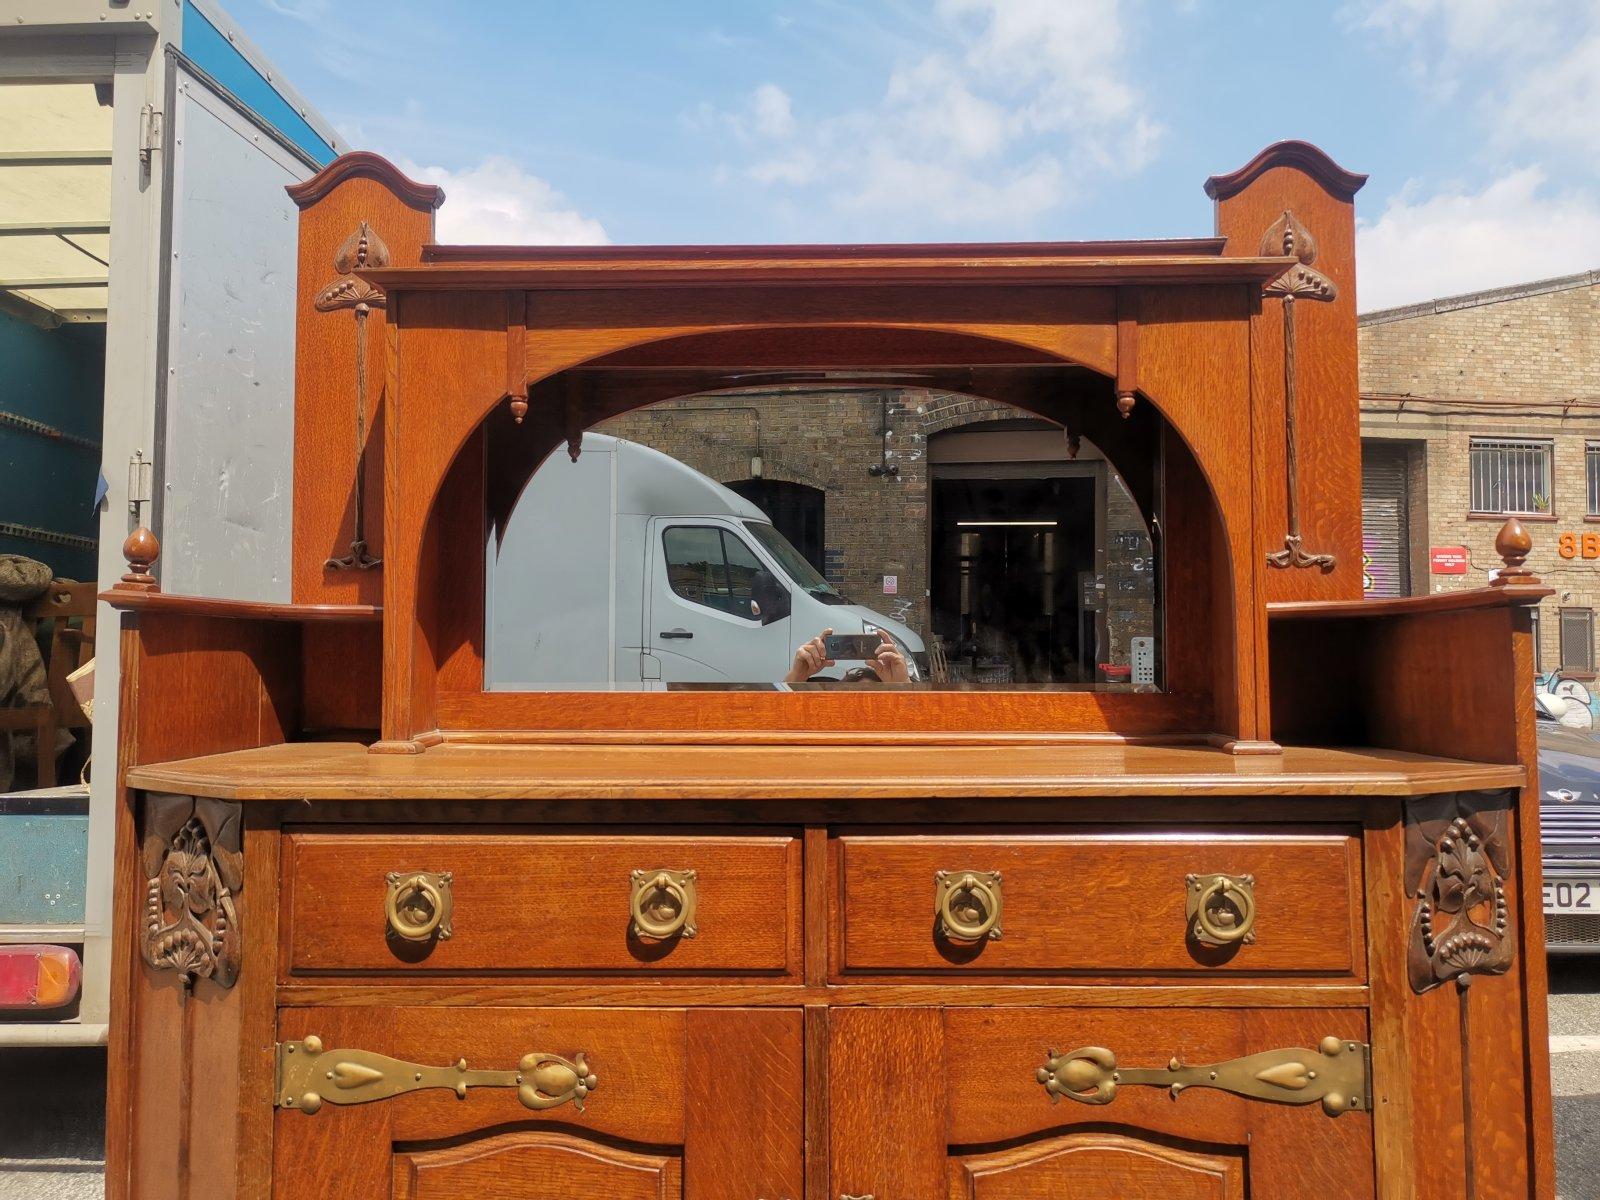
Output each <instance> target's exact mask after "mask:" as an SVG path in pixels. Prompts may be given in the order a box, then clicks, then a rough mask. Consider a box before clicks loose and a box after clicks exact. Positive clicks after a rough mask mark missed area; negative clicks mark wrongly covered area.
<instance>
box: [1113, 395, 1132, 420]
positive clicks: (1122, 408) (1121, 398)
mask: <svg viewBox="0 0 1600 1200" xmlns="http://www.w3.org/2000/svg"><path fill="white" fill-rule="evenodd" d="M1134 403H1135V397H1134V394H1133V393H1132V392H1118V393H1117V411H1118V412H1119V413H1121V414H1122V419H1123V420H1124V421H1126V420H1127V419H1128V418H1129V417H1131V416H1133V406H1134Z"/></svg>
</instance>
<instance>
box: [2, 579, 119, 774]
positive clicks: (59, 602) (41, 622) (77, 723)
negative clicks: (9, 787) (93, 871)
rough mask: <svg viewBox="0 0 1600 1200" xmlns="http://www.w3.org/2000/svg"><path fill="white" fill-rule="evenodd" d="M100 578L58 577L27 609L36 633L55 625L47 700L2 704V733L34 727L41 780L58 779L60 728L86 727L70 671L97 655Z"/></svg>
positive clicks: (48, 646) (47, 650)
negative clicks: (97, 580) (80, 580)
mask: <svg viewBox="0 0 1600 1200" xmlns="http://www.w3.org/2000/svg"><path fill="white" fill-rule="evenodd" d="M98 591H99V587H98V585H97V584H95V583H93V582H90V583H74V582H72V581H71V580H66V579H56V580H52V581H51V583H50V589H49V590H48V591H47V592H45V594H44V595H42V596H40V597H39V598H38V599H37V600H35V601H34V602H33V603H32V604H30V605H28V607H27V608H25V609H24V610H23V613H22V620H23V624H24V626H25V627H26V628H27V629H28V630H29V631H30V632H31V633H32V634H33V635H34V637H35V638H36V639H37V638H39V636H40V634H41V632H43V627H44V626H45V625H46V623H49V624H50V625H51V628H50V630H49V639H48V641H47V642H45V644H44V654H45V673H46V678H47V681H48V686H49V689H50V703H49V704H33V705H28V706H26V707H23V708H0V734H15V733H31V734H33V735H34V741H35V745H36V746H37V747H38V750H37V754H36V758H37V762H38V780H37V783H38V786H39V787H42V788H47V787H55V785H56V758H57V751H56V734H57V732H58V731H59V730H62V729H71V730H87V729H88V728H89V717H88V715H87V714H86V713H85V712H84V711H83V708H82V707H81V706H80V705H79V704H78V701H77V700H76V698H74V696H73V695H72V689H71V688H70V687H69V686H68V685H67V676H68V675H70V674H71V673H72V672H73V671H75V670H77V669H78V668H79V667H81V666H82V665H83V664H84V663H86V662H88V661H89V659H91V658H93V657H94V624H95V618H94V611H95V597H96V595H97V593H98Z"/></svg>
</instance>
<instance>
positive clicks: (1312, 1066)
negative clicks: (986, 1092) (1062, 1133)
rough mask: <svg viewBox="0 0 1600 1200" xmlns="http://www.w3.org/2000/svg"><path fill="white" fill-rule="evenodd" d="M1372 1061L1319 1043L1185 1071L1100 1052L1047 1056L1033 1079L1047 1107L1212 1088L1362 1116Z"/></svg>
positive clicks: (1362, 1051) (1360, 1045)
mask: <svg viewBox="0 0 1600 1200" xmlns="http://www.w3.org/2000/svg"><path fill="white" fill-rule="evenodd" d="M1371 1075H1372V1056H1371V1053H1370V1051H1369V1050H1368V1047H1367V1045H1366V1044H1365V1043H1364V1042H1347V1041H1344V1040H1343V1039H1341V1038H1336V1037H1325V1038H1323V1039H1322V1041H1321V1043H1320V1044H1319V1045H1318V1047H1317V1049H1315V1050H1298V1049H1289V1050H1265V1051H1262V1052H1261V1053H1260V1054H1249V1055H1246V1056H1245V1057H1244V1058H1232V1059H1229V1060H1228V1061H1227V1062H1220V1063H1213V1064H1211V1065H1209V1066H1202V1067H1187V1066H1184V1064H1183V1063H1182V1062H1180V1061H1179V1060H1178V1059H1176V1058H1174V1059H1173V1060H1172V1061H1171V1062H1169V1063H1168V1064H1167V1065H1166V1067H1165V1068H1161V1067H1119V1066H1117V1056H1116V1055H1115V1054H1113V1053H1112V1052H1111V1051H1109V1050H1107V1049H1106V1048H1105V1047H1104V1046H1080V1047H1079V1048H1078V1049H1076V1050H1073V1051H1072V1052H1070V1053H1068V1054H1058V1053H1057V1052H1056V1051H1054V1050H1052V1051H1050V1054H1049V1056H1048V1057H1046V1059H1045V1062H1044V1066H1042V1067H1040V1068H1039V1069H1038V1070H1037V1071H1036V1072H1034V1077H1035V1078H1036V1079H1037V1080H1038V1081H1039V1082H1040V1083H1041V1084H1042V1085H1043V1086H1044V1090H1045V1091H1046V1092H1048V1093H1049V1095H1050V1101H1051V1103H1055V1102H1056V1101H1058V1100H1060V1099H1061V1097H1063V1096H1065V1097H1066V1098H1067V1099H1069V1100H1076V1101H1077V1102H1078V1103H1080V1104H1110V1103H1111V1102H1112V1101H1113V1100H1115V1099H1116V1098H1117V1089H1118V1088H1121V1087H1164V1088H1166V1089H1168V1090H1169V1091H1170V1092H1171V1093H1172V1095H1173V1096H1174V1097H1176V1096H1177V1095H1178V1093H1179V1092H1182V1091H1184V1090H1185V1089H1186V1088H1192V1087H1205V1088H1216V1089H1218V1090H1219V1091H1224V1092H1232V1093H1233V1094H1234V1095H1235V1096H1244V1097H1246V1098H1247V1099H1251V1100H1267V1101H1270V1102H1271V1103H1274V1104H1313V1103H1316V1102H1317V1101H1319V1100H1320V1101H1321V1102H1322V1111H1323V1112H1325V1113H1327V1114H1328V1115H1329V1116H1330V1117H1337V1116H1339V1115H1340V1114H1341V1113H1347V1112H1366V1111H1367V1110H1368V1109H1369V1108H1370V1106H1371V1100H1372V1079H1371Z"/></svg>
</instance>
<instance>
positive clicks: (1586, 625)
mask: <svg viewBox="0 0 1600 1200" xmlns="http://www.w3.org/2000/svg"><path fill="white" fill-rule="evenodd" d="M1561 669H1562V670H1563V671H1575V672H1578V673H1579V674H1593V673H1594V609H1592V608H1563V609H1562V610H1561Z"/></svg>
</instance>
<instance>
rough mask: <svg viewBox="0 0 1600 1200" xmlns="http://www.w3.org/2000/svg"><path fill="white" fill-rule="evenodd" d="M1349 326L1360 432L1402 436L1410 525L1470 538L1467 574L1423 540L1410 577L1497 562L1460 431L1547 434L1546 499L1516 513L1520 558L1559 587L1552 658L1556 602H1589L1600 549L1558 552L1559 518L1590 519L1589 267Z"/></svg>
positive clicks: (1430, 581)
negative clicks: (1355, 356) (1441, 565)
mask: <svg viewBox="0 0 1600 1200" xmlns="http://www.w3.org/2000/svg"><path fill="white" fill-rule="evenodd" d="M1359 336H1360V349H1361V391H1362V394H1363V400H1362V417H1361V433H1362V437H1363V438H1364V439H1375V438H1384V439H1392V438H1398V439H1402V440H1404V441H1406V442H1408V443H1409V444H1410V445H1411V447H1412V448H1413V450H1414V453H1415V458H1414V460H1413V461H1414V462H1415V463H1416V469H1415V470H1414V471H1413V472H1412V509H1413V531H1414V532H1413V537H1414V538H1415V537H1417V536H1418V535H1425V538H1426V542H1427V544H1428V545H1435V546H1456V545H1464V546H1466V547H1467V549H1468V552H1469V562H1470V565H1471V569H1470V570H1469V573H1468V574H1467V575H1464V576H1461V575H1457V576H1443V575H1432V574H1430V573H1429V572H1428V564H1427V559H1426V552H1427V545H1423V546H1414V547H1413V551H1414V552H1413V564H1414V571H1413V580H1412V586H1413V590H1415V591H1419V592H1422V591H1446V590H1450V589H1454V588H1463V587H1481V586H1483V584H1484V583H1485V582H1486V581H1487V579H1488V571H1489V570H1490V569H1491V568H1493V567H1497V566H1499V565H1500V559H1499V557H1498V556H1497V555H1496V554H1495V552H1494V538H1495V534H1496V533H1498V532H1499V529H1500V525H1501V523H1502V520H1503V518H1502V517H1500V516H1474V515H1469V511H1468V510H1469V507H1470V499H1471V491H1470V459H1469V446H1470V444H1471V441H1472V439H1473V438H1475V437H1478V438H1539V439H1547V440H1549V441H1550V443H1551V446H1552V458H1551V489H1550V492H1551V494H1550V496H1549V497H1548V507H1549V511H1548V513H1543V514H1538V515H1535V516H1531V517H1525V518H1524V521H1525V523H1526V524H1527V526H1528V529H1529V531H1530V532H1531V533H1532V534H1533V539H1534V549H1533V552H1532V554H1531V555H1530V556H1529V558H1528V565H1529V566H1530V567H1532V568H1533V569H1534V571H1535V572H1536V573H1537V574H1538V575H1539V576H1540V577H1541V578H1542V579H1543V580H1544V582H1545V583H1547V584H1549V585H1550V586H1551V587H1554V588H1556V589H1557V593H1556V595H1554V596H1552V597H1550V598H1549V599H1547V600H1545V601H1544V602H1543V604H1542V605H1541V613H1540V617H1541V619H1540V649H1541V661H1542V664H1543V666H1544V668H1545V669H1546V670H1549V669H1551V668H1553V667H1555V666H1557V665H1560V652H1559V636H1560V634H1559V615H1558V613H1559V610H1560V609H1561V608H1563V607H1570V608H1588V609H1593V608H1596V607H1597V606H1600V559H1583V558H1575V559H1564V558H1562V557H1560V555H1559V554H1558V553H1557V539H1558V537H1559V535H1560V534H1561V533H1563V532H1567V533H1574V534H1577V535H1580V536H1581V535H1582V534H1583V533H1585V532H1600V514H1597V515H1591V514H1590V513H1589V504H1588V495H1587V475H1586V470H1585V446H1586V444H1587V443H1588V442H1591V441H1595V442H1600V276H1593V275H1591V276H1577V277H1572V278H1569V279H1564V280H1550V281H1545V282H1542V283H1537V284H1530V285H1527V286H1525V287H1521V288H1504V289H1499V290H1497V291H1495V292H1489V293H1480V294H1478V295H1475V296H1469V297H1457V298H1453V299H1449V300H1443V301H1437V302H1434V303H1433V304H1430V305H1418V306H1415V307H1413V308H1408V309H1396V310H1389V311H1387V312H1381V313H1372V314H1368V315H1367V316H1365V317H1363V318H1362V319H1361V328H1360V335H1359ZM1419 505H1421V506H1422V509H1423V511H1422V513H1420V514H1419V512H1418V507H1419ZM1419 517H1420V519H1419Z"/></svg>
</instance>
